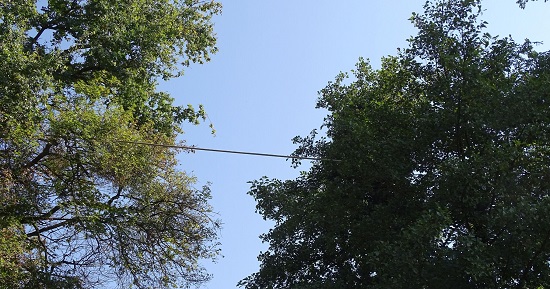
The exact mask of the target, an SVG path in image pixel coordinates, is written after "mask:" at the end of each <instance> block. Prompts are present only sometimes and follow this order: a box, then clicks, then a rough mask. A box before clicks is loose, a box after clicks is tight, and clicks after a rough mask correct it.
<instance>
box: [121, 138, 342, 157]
mask: <svg viewBox="0 0 550 289" xmlns="http://www.w3.org/2000/svg"><path fill="white" fill-rule="evenodd" d="M116 141H117V142H121V143H129V144H138V145H148V146H155V147H165V148H178V149H188V150H198V151H208V152H216V153H228V154H240V155H252V156H262V157H274V158H286V159H300V160H312V161H333V162H339V161H340V160H335V159H325V158H312V157H299V156H287V155H277V154H266V153H254V152H243V151H231V150H220V149H210V148H200V147H196V146H184V145H169V144H158V143H148V142H139V141H124V140H116Z"/></svg>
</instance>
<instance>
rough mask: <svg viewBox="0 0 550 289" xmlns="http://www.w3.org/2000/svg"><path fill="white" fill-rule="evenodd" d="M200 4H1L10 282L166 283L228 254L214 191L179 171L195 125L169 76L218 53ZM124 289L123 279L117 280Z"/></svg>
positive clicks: (0, 101)
mask: <svg viewBox="0 0 550 289" xmlns="http://www.w3.org/2000/svg"><path fill="white" fill-rule="evenodd" d="M220 9H221V6H220V4H219V3H216V2H213V1H197V0H131V1H130V0H116V1H114V0H49V1H34V0H4V1H0V287H1V288H91V287H94V286H99V285H101V284H102V283H104V282H107V283H108V282H114V281H116V282H118V284H119V285H120V287H121V288H128V285H130V284H133V286H135V287H134V288H165V287H171V286H187V285H189V284H196V283H200V282H202V281H205V280H207V279H208V278H209V275H208V274H206V273H205V272H204V270H203V269H202V268H201V267H200V266H198V260H199V259H201V258H211V257H214V256H215V255H216V253H217V247H216V245H215V243H214V242H213V241H214V240H215V238H216V232H217V223H216V221H215V220H213V219H212V213H211V208H210V206H209V205H208V203H207V201H208V199H209V190H208V188H207V187H204V188H196V187H195V186H194V178H193V177H192V176H188V175H186V174H185V173H184V172H182V171H179V170H178V169H177V163H176V160H175V154H176V153H177V151H175V150H173V149H166V148H158V147H149V146H143V145H136V144H132V143H131V142H134V141H142V142H155V143H164V144H174V143H175V142H176V136H177V134H178V133H180V132H181V128H180V127H181V124H182V123H183V122H184V121H190V122H192V123H196V122H197V121H198V120H199V118H201V117H204V112H203V111H202V108H201V109H200V110H198V111H195V110H194V109H193V108H192V107H176V106H173V105H172V103H173V99H172V98H171V97H170V96H169V95H168V94H166V93H163V92H158V91H157V89H156V88H157V81H158V80H159V79H160V78H163V79H165V80H167V79H170V78H172V77H176V76H178V75H180V74H181V73H182V72H183V68H184V67H185V66H187V65H189V64H190V63H194V62H197V63H202V62H204V61H208V60H209V57H210V55H211V54H212V53H214V52H215V51H216V47H215V41H216V39H215V35H214V33H213V24H212V22H211V17H212V16H213V15H214V14H217V13H219V12H220ZM111 285H112V284H111Z"/></svg>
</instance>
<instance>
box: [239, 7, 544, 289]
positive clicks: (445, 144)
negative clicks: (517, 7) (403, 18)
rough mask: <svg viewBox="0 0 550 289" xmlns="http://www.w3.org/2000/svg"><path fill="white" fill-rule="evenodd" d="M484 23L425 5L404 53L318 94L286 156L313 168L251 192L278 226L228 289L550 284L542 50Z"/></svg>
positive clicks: (258, 184)
mask: <svg viewBox="0 0 550 289" xmlns="http://www.w3.org/2000/svg"><path fill="white" fill-rule="evenodd" d="M480 12H481V7H480V1H475V0H464V1H460V0H453V1H449V0H434V1H428V2H427V3H426V5H425V12H424V13H422V14H413V16H412V18H411V21H412V23H413V24H414V25H415V26H416V27H417V28H418V30H419V32H418V35H416V36H414V37H412V38H411V39H410V40H409V47H408V48H407V49H403V50H400V52H399V53H398V55H397V56H389V57H386V58H384V59H383V61H382V66H381V68H380V69H377V70H374V69H373V68H371V66H370V65H369V64H368V62H367V61H364V60H360V61H359V63H358V64H357V68H356V69H355V70H354V71H353V78H352V79H351V80H349V79H348V75H347V74H341V75H339V76H338V77H337V78H336V80H335V81H334V82H331V83H329V84H328V86H327V87H325V88H324V89H323V90H321V91H320V97H319V101H318V107H321V108H325V109H327V110H328V111H329V115H328V116H327V117H326V119H325V122H324V124H323V127H324V128H325V129H326V134H327V136H326V137H324V138H323V137H322V138H317V137H316V132H315V131H314V132H313V133H312V134H311V135H310V136H308V137H304V138H300V137H297V138H296V139H295V141H296V142H297V143H298V144H300V146H299V148H298V149H297V151H296V152H295V153H296V155H300V156H312V157H319V158H323V159H325V160H323V161H317V162H315V163H314V164H313V165H312V167H311V168H310V169H309V170H308V171H307V172H303V173H302V175H301V176H300V177H298V178H297V179H294V180H287V181H281V180H277V179H268V178H262V179H260V180H256V181H254V182H252V188H251V191H250V194H251V195H252V196H253V197H254V198H255V199H256V201H257V202H258V204H257V210H258V212H259V213H261V214H262V215H263V216H264V218H266V219H271V220H273V221H274V222H275V227H274V228H273V229H271V230H270V231H269V232H268V233H266V234H264V235H263V236H262V237H261V238H262V239H263V240H264V241H265V242H267V243H269V249H268V251H267V252H264V253H262V254H261V255H260V256H259V260H260V262H261V265H260V269H259V271H258V272H257V273H255V274H252V275H251V276H249V277H248V278H246V279H244V280H242V281H241V282H240V283H239V284H240V286H243V287H245V288H250V289H251V288H384V289H388V288H461V289H465V288H550V265H549V258H550V229H549V228H548V224H549V223H550V166H549V165H548V164H550V146H549V145H548V144H549V143H550V92H549V90H548V86H549V84H550V54H549V53H538V52H536V51H535V50H534V49H533V46H532V44H531V43H530V42H529V41H526V42H524V43H517V42H515V41H514V40H513V39H512V38H497V37H492V36H491V35H489V34H488V33H486V32H484V29H485V26H486V23H485V22H484V21H482V20H480V19H479V15H480ZM330 159H332V161H331V160H330ZM336 160H339V161H336Z"/></svg>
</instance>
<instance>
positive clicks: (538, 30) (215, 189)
mask: <svg viewBox="0 0 550 289" xmlns="http://www.w3.org/2000/svg"><path fill="white" fill-rule="evenodd" d="M221 1H222V3H223V5H224V9H223V14H222V15H220V16H217V17H216V18H215V22H216V32H217V35H218V47H219V49H220V51H219V52H218V53H217V54H216V55H214V57H213V58H212V61H211V62H210V63H207V64H205V65H192V66H191V67H190V68H188V69H187V70H186V73H185V75H184V76H183V77H182V78H178V79H175V80H172V81H170V82H168V83H164V84H162V86H161V90H165V91H168V92H170V93H171V94H172V95H173V96H174V97H175V98H176V102H177V103H178V104H188V103H190V104H193V105H198V104H203V105H204V106H205V108H206V111H207V113H208V115H209V117H210V120H211V121H212V123H213V124H214V126H215V128H216V136H215V137H213V136H212V135H211V134H210V129H209V128H208V125H207V124H204V125H200V126H196V127H194V126H191V125H188V126H185V127H184V129H185V131H186V134H185V135H183V139H185V140H186V141H187V144H188V145H196V146H199V147H207V148H218V149H226V150H240V151H252V152H264V153H273V154H290V153H292V151H293V150H294V149H295V146H294V145H293V144H292V142H291V139H292V138H293V137H294V136H297V135H302V136H304V135H307V134H308V133H309V132H310V131H311V130H312V129H315V128H319V126H320V125H321V124H322V121H323V117H324V116H325V112H324V111H320V110H316V109H315V102H316V98H317V91H319V90H320V89H322V88H323V87H324V86H325V85H326V84H327V82H328V81H331V80H333V79H334V77H335V76H336V75H337V74H338V73H339V72H340V71H349V70H351V69H353V67H354V65H355V63H356V62H357V60H358V58H359V57H365V58H369V59H370V60H371V63H372V64H373V66H374V67H375V68H376V67H378V65H379V59H380V57H382V56H385V55H395V53H396V51H397V48H398V47H406V45H407V43H406V41H405V40H406V39H407V38H409V37H410V36H411V35H414V34H415V29H414V28H413V27H412V25H411V24H410V22H409V21H408V18H409V17H410V15H411V12H413V11H416V12H421V11H422V5H423V4H424V1H419V0H396V1H365V0H354V1H351V0H350V1H347V0H344V1H334V0H333V1H325V0H315V1H314V0H301V1H288V0H278V1H272V0H261V1H259V0H226V1H223V0H221ZM484 8H485V9H486V11H485V13H484V17H483V18H484V19H485V20H487V21H488V22H489V29H488V31H489V32H490V33H491V34H493V35H497V34H499V35H501V36H507V35H508V34H511V35H512V36H513V37H514V39H516V40H518V41H519V40H522V39H525V38H529V39H531V40H533V41H544V42H545V43H546V44H545V45H543V46H540V47H539V48H538V49H539V50H541V51H542V50H549V49H550V46H549V45H548V44H550V36H549V34H548V33H547V32H546V30H547V28H548V27H550V17H548V15H550V13H549V12H550V3H546V4H545V3H543V2H542V1H541V2H530V3H528V6H527V8H526V9H525V10H521V9H519V8H518V6H517V5H516V4H515V0H485V1H484ZM179 160H180V163H181V167H182V168H183V169H184V170H186V171H187V172H189V173H192V174H194V175H195V176H196V177H197V178H198V180H199V184H205V183H206V182H211V183H212V185H211V189H212V194H213V199H212V201H211V204H212V205H213V206H214V209H215V210H216V211H217V212H218V213H219V217H220V219H221V220H222V222H223V224H224V225H223V229H222V231H221V232H220V236H221V238H220V242H221V243H222V246H221V248H222V254H223V257H220V258H219V260H218V262H217V263H215V264H211V263H209V262H207V263H206V264H205V265H206V267H207V268H208V270H209V272H210V273H212V274H214V279H213V280H212V282H210V283H208V284H205V285H204V286H203V288H212V289H214V288H216V289H218V288H235V287H236V283H237V282H238V281H239V280H240V279H242V278H244V277H246V276H248V275H249V274H251V273H253V272H256V271H257V269H258V265H259V263H258V261H257V259H256V258H257V255H258V254H259V252H260V251H262V250H266V249H267V247H266V245H265V244H262V243H261V241H260V239H259V238H258V236H259V235H260V234H261V233H265V232H267V231H268V230H269V229H270V227H271V225H272V224H271V223H269V222H266V221H264V220H262V218H261V216H260V215H258V214H256V213H255V202H254V200H253V199H252V197H250V196H248V195H247V194H246V193H247V191H248V189H249V184H248V183H247V182H248V181H251V180H254V179H258V178H260V177H262V176H269V177H272V178H280V179H289V178H293V177H296V176H297V175H298V173H299V170H300V169H302V170H307V164H306V163H305V165H304V166H302V167H301V168H299V169H292V168H291V166H290V162H289V161H285V159H278V158H266V157H255V156H242V155H229V154H220V153H212V152H200V151H197V152H196V153H194V154H181V155H180V156H179Z"/></svg>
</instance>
